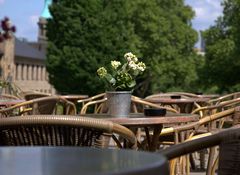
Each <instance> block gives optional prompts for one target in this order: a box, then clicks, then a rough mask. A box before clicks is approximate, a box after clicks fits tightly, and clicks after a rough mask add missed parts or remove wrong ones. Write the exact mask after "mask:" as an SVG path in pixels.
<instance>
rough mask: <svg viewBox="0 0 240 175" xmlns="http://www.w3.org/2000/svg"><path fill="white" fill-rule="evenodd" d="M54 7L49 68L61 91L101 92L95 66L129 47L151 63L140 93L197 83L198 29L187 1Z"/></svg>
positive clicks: (99, 0)
mask: <svg viewBox="0 0 240 175" xmlns="http://www.w3.org/2000/svg"><path fill="white" fill-rule="evenodd" d="M50 11H51V13H52V16H53V18H52V19H50V20H49V22H48V34H47V36H48V39H49V48H48V58H47V70H48V71H49V73H50V77H49V79H50V82H51V83H52V84H53V85H54V86H55V88H56V89H57V90H58V91H60V92H66V93H88V94H89V95H91V94H96V93H98V92H103V91H104V90H105V87H104V85H103V84H102V82H101V81H100V80H99V79H98V77H97V76H96V70H97V68H98V67H100V66H106V65H107V64H108V63H109V60H113V59H115V58H119V59H120V58H122V57H123V55H124V53H125V52H129V51H131V52H133V53H134V54H136V55H137V56H138V57H140V59H141V60H142V61H143V62H145V63H146V64H147V68H148V69H147V72H146V73H144V75H143V76H142V77H140V78H139V79H138V80H137V81H138V86H137V89H138V91H136V94H137V95H142V96H143V95H146V93H153V92H159V91H170V90H188V91H189V90H190V88H191V90H192V88H194V85H195V84H196V81H197V78H198V77H197V73H196V69H197V66H196V65H197V64H196V63H197V61H198V59H197V57H196V55H195V53H194V52H193V47H194V43H195V42H196V41H197V33H196V31H194V30H193V29H192V27H191V22H190V21H191V19H192V18H193V16H194V12H193V11H192V9H191V8H190V7H189V6H186V5H184V1H183V0H170V1H169V0H150V1H149V0H134V1H129V0H111V1H109V0H88V1H82V0H61V1H59V2H57V3H55V4H54V5H53V6H52V7H51V9H50Z"/></svg>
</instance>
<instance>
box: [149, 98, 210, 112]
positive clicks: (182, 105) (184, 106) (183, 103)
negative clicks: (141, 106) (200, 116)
mask: <svg viewBox="0 0 240 175" xmlns="http://www.w3.org/2000/svg"><path fill="white" fill-rule="evenodd" d="M145 100H146V101H148V102H151V103H155V104H161V105H177V106H178V107H179V109H180V112H181V113H190V112H191V110H192V108H193V104H194V103H198V104H207V103H208V101H209V98H178V99H173V98H160V97H153V98H148V99H145Z"/></svg>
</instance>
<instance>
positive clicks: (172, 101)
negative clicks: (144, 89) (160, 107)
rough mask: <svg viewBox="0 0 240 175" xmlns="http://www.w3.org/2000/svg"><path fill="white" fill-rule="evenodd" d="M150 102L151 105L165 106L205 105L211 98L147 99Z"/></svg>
mask: <svg viewBox="0 0 240 175" xmlns="http://www.w3.org/2000/svg"><path fill="white" fill-rule="evenodd" d="M145 100H146V101H148V102H151V103H164V104H186V103H194V102H196V103H203V102H208V101H209V98H179V99H173V98H164V97H163V98H162V97H160V98H159V97H157V98H155V97H153V98H148V99H145Z"/></svg>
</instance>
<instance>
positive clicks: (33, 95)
mask: <svg viewBox="0 0 240 175" xmlns="http://www.w3.org/2000/svg"><path fill="white" fill-rule="evenodd" d="M48 96H50V94H46V93H40V92H25V93H24V94H23V97H24V99H25V100H33V99H36V98H41V97H48Z"/></svg>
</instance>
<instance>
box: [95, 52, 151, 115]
mask: <svg viewBox="0 0 240 175" xmlns="http://www.w3.org/2000/svg"><path fill="white" fill-rule="evenodd" d="M124 58H125V62H124V63H121V62H120V61H116V60H113V61H111V66H110V69H109V70H107V69H106V68H105V67H100V68H99V69H98V70H97V74H98V76H99V77H100V78H101V79H104V80H105V81H106V82H107V84H108V86H109V89H110V91H107V99H108V100H107V105H108V108H109V114H110V115H112V116H117V117H126V116H128V114H129V112H130V104H131V93H132V91H133V89H134V87H135V85H136V77H137V76H138V75H140V74H142V73H143V72H144V70H145V69H146V66H145V64H144V63H143V62H141V61H138V58H137V57H136V56H135V55H134V54H132V53H131V52H129V53H126V54H125V55H124Z"/></svg>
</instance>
